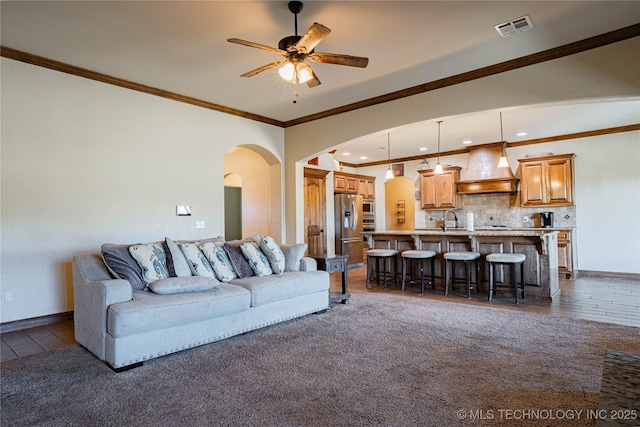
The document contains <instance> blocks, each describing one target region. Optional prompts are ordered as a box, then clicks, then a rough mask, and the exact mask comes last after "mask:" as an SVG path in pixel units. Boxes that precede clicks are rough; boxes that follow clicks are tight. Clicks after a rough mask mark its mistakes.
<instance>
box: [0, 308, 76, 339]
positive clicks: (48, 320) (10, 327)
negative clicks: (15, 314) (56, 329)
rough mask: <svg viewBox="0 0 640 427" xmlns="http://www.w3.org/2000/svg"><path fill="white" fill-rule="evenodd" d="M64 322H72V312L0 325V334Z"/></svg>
mask: <svg viewBox="0 0 640 427" xmlns="http://www.w3.org/2000/svg"><path fill="white" fill-rule="evenodd" d="M66 320H73V311H68V312H66V313H58V314H50V315H48V316H40V317H32V318H30V319H22V320H15V321H13V322H5V323H0V334H4V333H6V332H14V331H20V330H22V329H29V328H37V327H39V326H46V325H51V324H52V323H58V322H63V321H66Z"/></svg>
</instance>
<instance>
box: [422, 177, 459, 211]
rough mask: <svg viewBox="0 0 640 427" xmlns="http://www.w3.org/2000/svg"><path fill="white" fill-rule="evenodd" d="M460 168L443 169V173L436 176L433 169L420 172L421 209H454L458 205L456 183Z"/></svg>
mask: <svg viewBox="0 0 640 427" xmlns="http://www.w3.org/2000/svg"><path fill="white" fill-rule="evenodd" d="M460 169H462V168H460V167H458V166H451V167H446V168H443V173H441V174H436V173H434V172H433V171H434V170H433V169H426V170H421V171H419V172H420V207H421V208H422V209H440V210H442V209H455V208H456V206H458V205H459V199H460V196H459V195H458V193H457V190H456V187H457V186H456V183H457V182H458V181H459V180H460Z"/></svg>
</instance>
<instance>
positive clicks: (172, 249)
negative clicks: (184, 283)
mask: <svg viewBox="0 0 640 427" xmlns="http://www.w3.org/2000/svg"><path fill="white" fill-rule="evenodd" d="M164 242H165V245H166V248H167V251H166V252H168V253H167V259H169V256H171V263H170V265H168V267H169V270H171V267H173V271H174V274H175V277H188V276H191V268H190V267H189V263H188V262H187V259H186V258H185V257H184V254H183V253H182V251H181V250H180V248H179V247H178V244H177V243H176V242H174V241H173V240H171V239H170V238H169V237H165V239H164Z"/></svg>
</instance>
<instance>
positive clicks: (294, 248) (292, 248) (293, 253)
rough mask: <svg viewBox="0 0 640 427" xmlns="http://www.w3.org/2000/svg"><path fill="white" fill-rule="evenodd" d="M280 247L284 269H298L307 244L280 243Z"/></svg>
mask: <svg viewBox="0 0 640 427" xmlns="http://www.w3.org/2000/svg"><path fill="white" fill-rule="evenodd" d="M280 249H281V250H282V253H283V254H284V270H285V271H300V261H301V260H302V257H303V256H304V253H305V252H306V251H307V244H306V243H296V244H293V245H281V246H280Z"/></svg>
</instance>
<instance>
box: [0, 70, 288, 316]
mask: <svg viewBox="0 0 640 427" xmlns="http://www.w3.org/2000/svg"><path fill="white" fill-rule="evenodd" d="M1 66H2V75H1V92H2V99H1V103H2V104H1V107H2V129H1V132H2V134H1V137H2V138H1V143H2V147H1V148H2V158H1V174H2V175H1V177H2V183H1V196H2V206H1V218H2V234H1V235H2V239H1V248H0V250H1V258H0V260H1V268H0V280H1V283H0V287H1V291H2V295H4V293H5V292H7V291H11V292H13V293H14V301H13V302H10V303H6V302H5V301H4V298H0V301H1V302H0V304H1V308H2V310H1V322H3V323H4V322H9V321H13V320H17V319H25V318H31V317H37V316H43V315H48V314H54V313H61V312H66V311H71V310H73V291H72V281H71V267H70V265H71V264H70V263H71V258H72V256H73V255H76V254H80V253H87V252H97V251H99V249H100V245H101V244H103V243H105V242H113V243H135V242H151V241H158V240H161V239H163V238H164V237H165V236H170V237H172V238H175V239H191V238H204V237H209V236H215V235H221V234H223V233H224V206H223V203H222V201H223V187H224V184H223V181H224V153H226V152H228V151H229V150H231V149H232V148H234V147H235V146H238V145H243V146H250V148H252V149H253V150H254V151H259V152H260V156H261V157H262V158H264V159H267V163H268V164H269V166H268V169H269V172H268V174H269V175H270V176H271V180H270V181H271V182H270V186H271V189H270V190H269V192H270V194H272V195H273V194H275V195H276V197H277V199H278V203H279V205H280V209H281V201H280V200H281V189H282V186H283V183H282V181H281V179H280V176H281V173H282V172H281V171H282V168H281V165H280V164H281V162H282V159H283V158H284V155H283V152H284V143H283V139H284V131H283V130H282V129H281V128H278V127H275V126H270V125H265V124H262V123H257V122H255V121H250V120H246V119H242V118H239V117H235V116H230V115H227V114H222V113H218V112H214V111H210V110H206V109H202V108H198V107H195V106H190V105H186V104H181V103H178V102H174V101H170V100H167V99H163V98H159V97H154V96H151V95H146V94H142V93H139V92H134V91H131V90H126V89H122V88H119V87H115V86H110V85H106V84H103V83H98V82H94V81H91V80H86V79H82V78H78V77H74V76H70V75H67V74H62V73H58V72H54V71H50V70H46V69H43V68H39V67H34V66H31V65H28V64H24V63H20V62H16V61H12V60H8V59H5V58H2V62H1ZM274 176H276V177H277V179H274V178H273V177H274ZM176 205H191V206H192V209H193V216H191V217H177V216H176ZM195 221H205V224H206V228H205V229H196V228H195ZM271 221H272V224H271V229H272V230H273V231H274V232H276V233H277V232H278V230H282V227H283V226H282V221H284V219H283V218H282V216H281V215H280V213H279V212H278V214H277V216H276V217H275V218H271ZM274 224H276V225H275V226H274Z"/></svg>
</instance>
